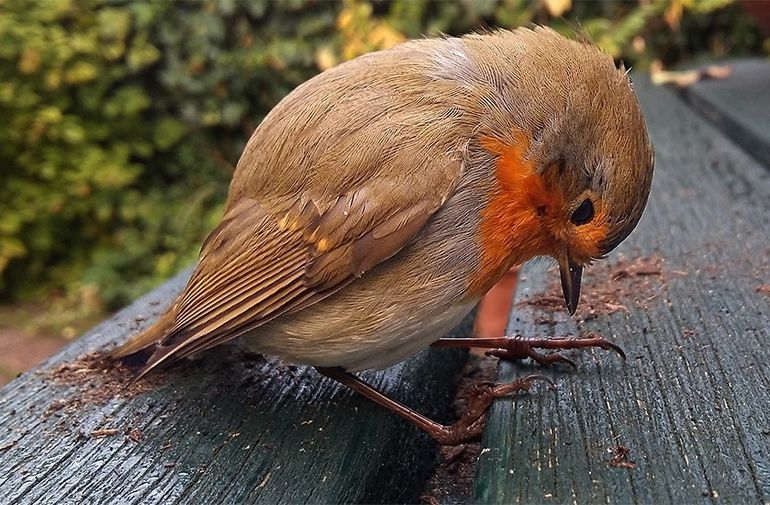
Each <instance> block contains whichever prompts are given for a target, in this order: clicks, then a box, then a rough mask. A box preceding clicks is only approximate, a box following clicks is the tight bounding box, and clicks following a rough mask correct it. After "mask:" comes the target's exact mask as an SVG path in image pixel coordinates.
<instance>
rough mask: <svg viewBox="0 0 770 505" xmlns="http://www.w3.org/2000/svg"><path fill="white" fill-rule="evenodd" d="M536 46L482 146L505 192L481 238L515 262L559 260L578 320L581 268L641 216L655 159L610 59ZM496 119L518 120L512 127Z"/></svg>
mask: <svg viewBox="0 0 770 505" xmlns="http://www.w3.org/2000/svg"><path fill="white" fill-rule="evenodd" d="M533 34H534V35H537V33H536V32H533ZM534 42H536V44H533V45H532V46H531V47H528V48H527V49H528V50H527V51H526V52H525V53H524V56H522V59H521V60H519V62H518V63H517V67H516V73H515V75H514V76H513V77H512V78H510V79H508V81H507V82H505V80H503V82H502V85H501V86H499V89H501V90H502V93H500V96H501V100H502V102H500V103H499V104H498V109H499V110H501V111H502V112H498V113H497V114H496V115H497V119H496V120H493V122H492V123H491V124H493V125H494V126H493V127H492V128H491V130H494V129H497V131H496V132H494V131H492V133H489V134H487V135H483V136H482V137H481V138H480V144H481V146H482V147H483V148H484V149H485V150H486V151H487V152H491V153H492V154H494V155H495V156H496V175H497V181H498V184H499V189H498V191H496V193H495V195H494V196H493V197H492V200H491V202H490V205H489V206H488V208H487V209H486V210H485V215H484V216H482V228H483V227H484V226H485V222H486V226H487V230H486V233H487V234H492V235H494V234H498V235H499V236H502V235H504V234H507V235H508V236H509V238H508V239H507V240H506V241H504V242H505V243H498V244H494V243H493V242H494V240H492V241H491V242H490V244H487V245H492V246H493V248H494V247H495V246H498V247H499V248H500V249H504V248H508V251H509V254H513V256H514V257H515V262H522V261H526V260H528V259H530V258H532V257H534V256H551V257H553V258H555V259H556V260H557V261H558V263H559V266H560V270H561V282H562V288H563V291H564V298H565V301H566V303H567V308H568V310H569V312H570V313H574V312H575V310H576V308H577V304H578V300H579V297H580V284H581V276H582V271H583V267H584V266H585V265H588V264H590V263H591V262H592V261H593V260H595V259H598V258H602V257H604V256H605V255H606V254H607V253H609V252H610V251H611V250H613V249H614V248H615V247H616V246H617V245H618V244H620V243H621V242H622V241H623V240H624V239H625V238H626V237H627V236H628V235H629V234H630V233H631V231H632V230H633V229H634V228H635V227H636V224H637V223H638V222H639V219H640V218H641V216H642V212H643V210H644V208H645V205H646V203H647V197H648V195H649V192H650V185H651V182H652V172H653V163H654V162H653V150H652V146H651V144H650V141H649V138H648V136H647V130H646V126H645V122H644V118H643V116H642V113H641V110H640V108H639V105H638V102H637V100H636V96H635V94H634V92H633V89H632V86H631V83H630V81H629V79H628V76H627V73H626V72H625V71H624V70H623V69H617V68H616V67H615V65H614V63H613V62H612V60H611V58H610V57H609V56H606V55H604V54H602V53H601V52H600V51H599V50H598V49H596V48H595V47H593V46H590V45H587V44H582V43H578V42H574V41H568V40H567V39H564V38H562V37H560V36H557V35H555V34H552V33H551V32H545V33H541V34H540V39H536V40H535V41H534ZM500 114H508V115H509V117H514V118H516V119H515V120H514V122H513V124H512V125H511V124H510V123H508V122H507V121H505V120H503V119H501V116H500ZM501 124H503V125H505V126H504V127H503V128H502V129H501V127H500V125H501ZM505 130H508V131H505ZM488 131H490V130H488ZM493 228H495V229H496V230H497V231H496V232H494V231H492V229H493ZM485 249H486V248H485Z"/></svg>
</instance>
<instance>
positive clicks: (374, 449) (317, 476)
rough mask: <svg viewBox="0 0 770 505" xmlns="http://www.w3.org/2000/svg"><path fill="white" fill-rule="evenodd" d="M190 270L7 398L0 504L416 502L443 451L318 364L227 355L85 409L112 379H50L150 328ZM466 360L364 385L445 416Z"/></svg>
mask: <svg viewBox="0 0 770 505" xmlns="http://www.w3.org/2000/svg"><path fill="white" fill-rule="evenodd" d="M188 275H189V271H188V272H185V273H183V274H181V275H179V276H177V277H176V278H175V279H173V280H172V281H170V282H168V283H167V284H165V285H164V286H162V287H161V288H159V289H158V290H156V291H154V292H152V293H150V294H149V295H147V296H145V297H144V298H142V299H140V300H138V301H137V302H136V303H134V304H133V305H131V306H130V307H128V308H127V309H125V310H123V311H122V312H120V313H119V314H118V315H116V316H115V317H114V318H112V319H111V320H109V321H106V322H105V323H103V324H101V325H99V326H98V327H96V328H94V329H93V330H92V331H91V332H89V333H88V334H87V335H85V336H83V337H82V338H81V339H79V340H77V341H75V342H74V343H73V344H72V345H70V346H69V347H67V348H66V349H65V350H64V351H62V352H61V353H60V354H58V355H57V356H56V357H54V358H53V359H51V360H50V361H49V362H47V363H46V364H45V365H44V366H43V367H42V368H41V369H40V370H39V371H37V372H30V373H26V374H24V375H23V376H21V377H20V378H18V379H17V380H16V381H14V382H12V383H11V384H9V385H8V386H7V387H6V388H4V389H3V390H2V391H0V426H2V428H0V450H2V458H1V459H0V503H4V504H5V503H34V504H40V503H117V502H120V503H142V504H146V503H176V502H196V503H307V502H313V503H319V502H397V501H416V500H417V498H418V496H419V495H420V492H421V490H422V489H423V486H424V484H425V482H426V480H427V479H428V477H429V476H430V473H431V471H432V467H433V466H434V463H435V456H436V446H435V444H434V443H433V442H432V441H431V440H430V439H428V438H427V437H426V436H425V435H423V434H422V433H421V432H419V431H418V430H417V429H416V428H414V427H412V426H411V425H408V424H406V423H405V422H404V421H402V420H400V419H398V418H396V417H395V416H394V415H392V414H390V413H388V412H386V411H384V410H383V409H381V408H379V407H377V406H375V405H372V404H371V403H369V402H368V401H366V400H364V399H363V398H360V397H358V396H354V395H353V394H352V393H350V392H349V391H348V390H346V389H344V388H341V387H340V386H338V385H337V384H336V383H334V382H333V381H331V380H329V379H326V378H322V377H321V376H319V375H318V374H317V373H315V371H313V370H312V369H308V368H306V367H293V366H292V367H290V366H286V365H282V364H280V363H276V362H275V361H269V360H264V359H261V358H255V357H254V356H249V355H244V353H243V351H241V350H239V349H238V348H237V346H224V347H223V348H222V349H220V350H213V351H211V352H210V353H209V354H207V355H206V356H205V358H201V359H200V360H198V361H195V362H192V363H187V364H183V365H181V366H177V367H174V368H172V369H171V370H169V371H166V372H163V373H162V376H161V377H160V379H162V380H160V382H162V385H160V386H158V387H157V388H156V389H154V390H150V391H146V392H144V393H141V394H138V395H135V396H134V397H131V398H125V397H123V395H122V394H121V393H122V392H124V391H126V389H124V388H123V387H117V388H115V384H114V383H113V384H112V385H111V387H113V388H114V393H115V394H116V396H115V397H114V398H109V396H111V395H108V398H107V401H106V402H104V403H103V404H99V402H95V401H91V400H92V399H93V398H92V397H93V396H96V397H97V399H98V397H99V396H104V395H103V394H101V393H99V388H103V387H107V386H110V384H108V383H107V382H106V381H105V380H104V377H105V375H104V374H100V373H98V372H97V373H86V374H84V375H83V378H82V380H79V379H76V380H75V381H70V382H65V383H57V381H56V380H54V379H53V378H52V376H51V371H52V370H56V367H57V364H60V363H61V362H65V361H72V360H74V359H75V358H77V357H78V356H81V355H82V354H84V353H86V352H90V351H92V350H95V349H101V348H105V347H107V346H108V345H110V344H112V343H114V342H117V341H122V340H123V339H125V338H126V337H127V336H128V335H129V334H130V333H132V332H134V331H135V330H136V329H137V328H138V327H139V326H141V325H143V324H148V322H149V320H150V319H152V318H153V317H155V316H157V315H158V312H159V310H160V309H161V308H162V307H163V306H164V304H166V303H168V302H169V301H170V300H171V299H172V298H173V296H174V295H175V294H176V293H177V292H178V291H179V290H180V289H181V287H182V285H183V283H184V282H185V280H186V279H187V276H188ZM470 325H471V319H470V318H469V319H467V320H466V321H465V322H464V324H463V325H461V327H460V328H458V330H456V331H458V332H460V333H461V334H464V335H467V334H468V332H469V331H470ZM464 360H465V354H464V353H463V352H447V351H446V350H428V351H426V352H424V353H421V354H419V355H418V356H416V357H415V358H413V359H412V360H410V361H408V362H406V363H404V364H401V365H399V366H396V367H393V368H391V369H388V370H387V371H385V372H380V373H369V374H365V377H366V378H367V379H369V380H370V381H371V382H373V383H374V384H375V385H377V386H379V387H382V388H384V389H385V390H386V391H388V392H389V394H391V395H392V396H393V397H395V398H398V399H400V400H402V401H403V402H405V403H406V404H408V405H411V406H413V407H414V408H416V409H418V410H420V411H422V412H424V413H426V414H427V415H430V416H434V417H436V418H438V419H444V420H445V419H446V418H447V416H448V411H449V408H450V404H451V401H452V396H453V393H454V385H455V378H456V375H457V373H458V372H459V370H460V368H461V365H462V363H463V362H464ZM68 373H69V374H70V375H71V374H72V373H73V372H68ZM74 373H77V372H74ZM76 377H77V376H76ZM106 377H114V373H113V374H106ZM151 380H152V379H151ZM155 382H158V380H157V379H156V380H155ZM89 384H91V385H93V389H90V388H88V387H87V385H89ZM95 392H96V393H95ZM89 398H90V399H91V400H89ZM99 435H101V436H99ZM132 438H133V439H134V440H132Z"/></svg>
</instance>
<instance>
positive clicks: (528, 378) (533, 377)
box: [522, 374, 556, 391]
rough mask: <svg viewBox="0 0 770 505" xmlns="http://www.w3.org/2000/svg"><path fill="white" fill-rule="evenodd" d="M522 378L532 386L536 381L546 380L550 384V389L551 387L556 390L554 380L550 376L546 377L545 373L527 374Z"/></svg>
mask: <svg viewBox="0 0 770 505" xmlns="http://www.w3.org/2000/svg"><path fill="white" fill-rule="evenodd" d="M522 380H523V381H527V383H528V385H530V386H531V385H532V384H533V383H534V382H537V381H542V382H545V383H546V384H548V388H549V389H551V390H553V391H555V390H556V384H554V382H553V381H552V380H551V379H550V378H549V377H546V376H545V375H538V374H533V375H527V376H526V377H524V378H523V379H522Z"/></svg>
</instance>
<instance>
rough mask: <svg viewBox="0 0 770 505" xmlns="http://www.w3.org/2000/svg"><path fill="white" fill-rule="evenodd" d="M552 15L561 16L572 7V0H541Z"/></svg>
mask: <svg viewBox="0 0 770 505" xmlns="http://www.w3.org/2000/svg"><path fill="white" fill-rule="evenodd" d="M540 1H541V3H542V4H543V6H544V7H545V10H547V11H548V14H550V15H551V17H555V18H557V17H559V16H561V15H563V14H564V13H565V12H567V11H568V10H570V9H571V8H572V0H540Z"/></svg>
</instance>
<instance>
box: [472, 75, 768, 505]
mask: <svg viewBox="0 0 770 505" xmlns="http://www.w3.org/2000/svg"><path fill="white" fill-rule="evenodd" d="M640 81H641V82H639V83H637V85H636V88H637V90H638V94H639V98H640V101H641V104H642V106H643V108H644V110H645V113H646V117H647V120H648V124H649V128H650V132H651V136H652V139H653V144H654V145H655V149H656V158H657V165H656V173H655V178H654V183H653V190H652V194H651V200H650V204H649V207H648V209H647V211H646V212H645V215H644V218H643V220H642V222H641V223H640V225H639V228H638V229H637V230H636V231H635V232H634V233H633V234H632V235H631V237H630V238H629V239H628V240H627V241H626V243H625V244H624V245H623V246H621V252H622V253H624V255H625V257H626V259H627V261H630V260H633V258H638V257H650V256H660V257H661V258H663V260H664V266H663V268H662V271H663V276H662V278H658V277H656V276H653V278H650V279H649V286H644V287H637V288H634V289H632V290H630V292H626V293H625V295H624V296H622V297H620V298H619V299H618V302H619V303H622V304H624V305H625V306H626V307H627V308H628V309H629V312H627V313H626V312H625V311H623V310H620V311H618V312H615V313H614V314H610V315H599V317H596V318H594V319H590V320H586V321H581V320H580V315H581V314H583V315H584V316H585V310H586V305H589V304H590V303H591V301H592V300H590V298H591V294H592V291H593V289H592V287H591V286H593V287H594V288H597V287H598V288H601V287H602V286H605V287H606V286H607V285H608V283H611V282H612V281H611V280H609V279H607V278H606V276H607V270H608V269H607V268H606V267H602V266H601V265H596V266H594V267H593V268H591V269H589V271H588V278H587V279H586V281H587V282H586V288H584V297H583V300H582V302H581V304H582V306H583V307H581V309H579V312H578V319H577V320H575V319H570V318H569V317H568V316H567V315H566V312H565V311H564V310H562V309H559V310H557V311H556V312H553V313H548V312H545V313H544V312H542V311H540V310H538V309H537V308H536V307H534V306H532V305H529V304H527V303H526V300H528V299H529V300H532V299H536V298H537V297H539V296H541V295H542V294H543V292H544V291H547V290H550V289H553V285H554V283H558V272H556V271H555V270H553V269H552V270H550V271H546V269H545V268H544V266H543V265H542V264H541V265H533V266H529V267H528V268H527V269H526V270H525V273H524V280H523V281H522V282H521V283H520V285H519V287H518V292H517V294H516V301H517V303H516V305H515V306H514V307H515V310H514V311H513V313H512V314H511V320H510V323H509V331H510V332H511V333H520V334H524V335H530V336H549V335H564V334H587V333H589V332H596V333H599V334H601V335H603V336H605V337H608V338H612V339H614V340H615V341H616V342H617V343H618V344H620V345H622V346H623V347H624V349H625V351H626V352H627V354H628V361H627V362H626V363H623V362H621V361H620V360H619V359H618V358H617V357H616V356H614V355H612V354H609V353H606V352H603V351H590V352H586V353H576V352H574V351H573V352H571V353H570V355H571V356H572V357H573V358H574V359H575V360H576V361H578V363H579V366H578V369H577V370H576V371H572V370H570V369H565V368H557V369H545V370H544V369H541V368H540V367H537V366H536V365H529V364H528V363H522V364H503V365H501V367H500V373H501V378H507V379H510V378H512V377H514V376H522V375H526V374H529V373H533V372H537V373H544V374H546V375H548V376H550V377H551V378H553V380H554V381H555V382H556V384H557V386H558V390H557V392H556V393H553V392H550V391H548V390H545V389H544V388H541V389H537V390H536V391H533V392H532V393H530V394H528V395H525V396H520V397H518V398H516V399H514V400H499V401H497V402H496V403H495V405H494V407H493V410H492V412H491V414H490V420H489V423H488V425H487V429H486V432H485V434H484V440H483V444H482V447H483V449H482V454H481V456H480V460H479V469H478V474H477V478H476V484H475V495H476V499H477V501H478V502H479V503H623V504H625V503H706V502H718V503H758V504H761V503H765V504H766V503H770V394H768V390H770V294H769V293H764V292H763V288H762V287H761V286H763V285H768V284H770V172H768V171H767V170H766V169H764V168H763V167H762V166H761V165H760V164H759V163H757V161H756V160H755V159H753V158H752V157H750V156H749V155H747V154H746V152H745V151H744V150H743V147H742V146H741V145H736V144H735V143H734V142H733V141H731V140H729V139H728V138H727V137H725V135H724V134H723V133H722V132H720V131H719V130H718V129H717V128H715V127H714V126H712V125H711V124H709V122H707V121H706V120H704V118H703V117H702V116H701V115H700V114H699V113H696V112H694V111H693V110H692V109H691V108H690V107H689V106H688V105H687V104H686V103H685V102H683V101H682V100H681V99H680V97H678V96H677V94H676V93H675V92H674V91H672V90H670V89H665V88H654V87H652V86H651V85H650V84H649V82H648V80H647V79H643V78H642V79H640ZM765 96H766V95H765ZM754 105H755V107H757V109H761V110H762V111H763V112H757V113H758V114H760V115H761V114H764V117H765V118H769V117H770V100H767V99H766V98H765V99H762V100H759V101H756V102H754ZM618 257H619V255H618V253H617V252H616V253H613V255H612V256H611V257H610V258H609V259H608V261H609V262H616V261H618ZM591 272H594V274H593V277H592V276H591ZM684 272H686V274H685V273H684ZM617 282H618V283H619V284H618V285H619V286H622V285H623V284H622V283H623V279H620V280H619V281H617ZM764 289H767V288H764ZM557 293H558V291H557ZM645 300H646V301H645ZM640 301H641V303H638V302H640ZM581 311H582V312H581ZM576 321H578V322H576ZM618 445H622V446H625V447H627V448H628V449H630V454H629V456H628V459H629V460H632V461H634V462H635V463H636V468H634V469H627V468H618V467H614V466H612V465H610V460H611V459H612V456H613V451H614V450H615V448H616V447H617V446H618Z"/></svg>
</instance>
